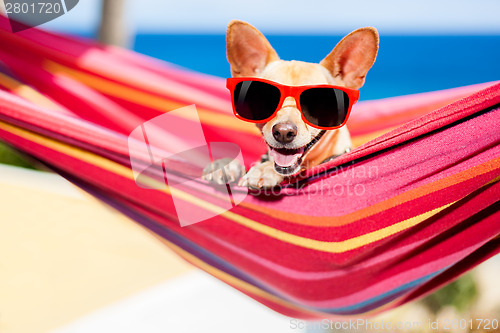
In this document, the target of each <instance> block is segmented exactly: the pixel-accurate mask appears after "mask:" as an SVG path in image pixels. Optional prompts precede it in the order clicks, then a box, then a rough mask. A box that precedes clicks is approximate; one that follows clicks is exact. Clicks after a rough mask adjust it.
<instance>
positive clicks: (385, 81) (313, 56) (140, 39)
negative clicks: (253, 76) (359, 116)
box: [134, 34, 500, 100]
mask: <svg viewBox="0 0 500 333" xmlns="http://www.w3.org/2000/svg"><path fill="white" fill-rule="evenodd" d="M267 37H268V39H269V41H270V43H271V44H272V45H273V47H274V48H275V49H276V51H277V52H278V54H279V55H280V57H281V58H282V59H285V60H292V59H294V60H302V61H309V62H319V61H320V60H321V59H323V58H324V57H325V56H326V55H327V54H328V53H329V52H330V51H331V50H332V48H333V47H334V46H335V44H336V43H337V42H338V41H339V40H340V39H341V37H342V36H309V35H301V36H278V35H271V36H267ZM225 48H226V45H225V36H224V35H153V34H138V35H137V36H136V38H135V43H134V50H136V51H138V52H141V53H144V54H147V55H150V56H153V57H156V58H159V59H162V60H166V61H168V62H171V63H174V64H177V65H180V66H183V67H186V68H189V69H192V70H195V71H199V72H203V73H207V74H212V75H216V76H221V77H227V76H229V75H230V74H229V65H228V63H227V60H226V53H225V52H226V50H225ZM495 80H500V36H381V39H380V50H379V54H378V57H377V61H376V63H375V65H374V66H373V68H372V69H371V70H370V72H369V73H368V76H367V80H366V84H365V86H364V87H363V88H361V99H362V100H367V99H377V98H384V97H391V96H397V95H405V94H412V93H418V92H426V91H433V90H440V89H447V88H453V87H459V86H464V85H469V84H475V83H482V82H488V81H495Z"/></svg>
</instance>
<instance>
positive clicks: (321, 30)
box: [43, 0, 500, 35]
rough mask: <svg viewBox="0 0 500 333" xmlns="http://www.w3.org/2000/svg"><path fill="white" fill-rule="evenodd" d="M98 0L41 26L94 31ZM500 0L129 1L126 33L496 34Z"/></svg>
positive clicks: (88, 0) (499, 29)
mask: <svg viewBox="0 0 500 333" xmlns="http://www.w3.org/2000/svg"><path fill="white" fill-rule="evenodd" d="M99 10H100V0H81V1H80V2H79V4H78V6H77V7H75V9H73V10H72V11H70V12H69V13H68V14H66V15H64V16H62V17H60V18H58V19H56V20H54V21H52V22H49V23H46V24H44V25H43V27H44V28H46V29H52V30H58V31H68V32H72V31H78V32H88V33H89V32H90V33H91V32H93V31H95V29H96V26H97V22H98V19H99ZM499 13H500V0H419V1H409V0H346V1H338V0H308V1H304V0H250V1H238V0H210V1H207V0H183V1H179V0H177V1H170V0H168V1H165V0H163V1H162V0H134V1H132V0H128V2H127V14H126V15H127V29H128V30H129V32H131V33H134V32H143V33H144V32H149V33H150V32H156V33H210V34H223V33H224V32H225V29H226V26H227V23H228V22H229V21H230V20H232V19H241V20H245V21H248V22H250V23H251V24H253V25H255V26H256V27H258V28H259V29H260V30H261V31H263V32H264V33H276V34H340V33H346V32H349V31H352V30H354V29H356V28H359V27H362V26H375V27H377V29H378V30H379V31H380V32H381V33H382V34H388V35H390V34H393V35H405V34H410V35H412V34H419V35H428V34H430V35H433V34H437V35H464V34H465V35H484V34H486V35H492V34H493V35H500V19H499Z"/></svg>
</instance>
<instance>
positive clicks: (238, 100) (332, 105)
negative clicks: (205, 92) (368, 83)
mask: <svg viewBox="0 0 500 333" xmlns="http://www.w3.org/2000/svg"><path fill="white" fill-rule="evenodd" d="M226 86H227V88H228V89H229V90H230V91H231V101H232V104H233V112H234V114H235V115H236V117H238V118H239V119H242V120H245V121H249V122H252V123H264V122H267V121H268V120H269V119H271V118H273V117H274V116H275V115H276V113H277V112H278V110H280V108H281V107H282V106H283V103H284V101H285V99H286V98H287V97H293V98H294V99H295V101H296V102H297V107H298V109H299V110H300V112H301V114H302V119H303V120H304V122H306V123H307V124H309V125H311V126H313V127H316V128H319V129H325V130H331V129H335V128H339V127H342V126H344V125H345V123H346V122H347V119H348V118H349V114H350V113H351V108H352V106H353V105H354V103H356V102H357V101H358V99H359V91H358V90H355V89H349V88H345V87H338V86H332V85H327V84H321V85H305V86H287V85H283V84H279V83H277V82H273V81H270V80H265V79H259V78H248V77H237V78H228V79H227V84H226Z"/></svg>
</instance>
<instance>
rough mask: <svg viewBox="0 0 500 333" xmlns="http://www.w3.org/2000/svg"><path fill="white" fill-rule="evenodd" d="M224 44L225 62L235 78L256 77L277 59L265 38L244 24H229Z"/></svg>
mask: <svg viewBox="0 0 500 333" xmlns="http://www.w3.org/2000/svg"><path fill="white" fill-rule="evenodd" d="M226 43H227V60H228V61H229V63H230V64H231V73H232V75H233V76H235V77H237V76H256V75H258V74H259V73H260V72H261V71H262V70H263V69H264V67H266V65H267V64H268V63H270V62H272V61H275V60H278V59H279V57H278V54H277V53H276V51H274V49H273V48H272V46H271V44H269V42H268V41H267V39H266V37H264V35H263V34H262V33H261V32H260V31H259V30H257V29H255V28H254V27H253V26H251V25H250V24H248V23H246V22H242V21H237V20H234V21H231V22H230V23H229V26H228V28H227V34H226Z"/></svg>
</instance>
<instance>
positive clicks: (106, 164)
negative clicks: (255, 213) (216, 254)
mask: <svg viewBox="0 0 500 333" xmlns="http://www.w3.org/2000/svg"><path fill="white" fill-rule="evenodd" d="M0 128H1V129H4V130H5V131H8V132H11V133H13V134H16V135H18V136H21V137H24V138H26V139H28V140H31V141H33V142H37V143H39V144H41V145H43V146H46V147H49V148H51V149H53V150H56V151H59V152H61V153H64V154H66V155H69V156H72V157H74V158H78V159H80V160H82V161H85V162H87V163H90V164H93V165H96V166H98V167H100V168H102V169H105V170H107V171H110V172H114V173H115V174H117V175H120V176H122V177H124V178H128V179H132V180H133V175H132V171H131V170H130V169H129V168H127V167H125V166H123V165H120V164H118V163H115V162H113V161H111V160H108V159H106V158H104V157H101V156H98V155H95V154H92V153H90V152H88V151H83V150H81V149H79V148H75V147H72V146H69V145H66V144H64V143H61V142H57V141H54V140H52V139H49V138H46V137H43V136H40V135H38V134H34V133H31V132H28V131H25V130H22V129H20V128H17V127H14V126H11V125H7V124H3V123H0ZM145 178H146V177H145ZM149 181H150V182H151V183H150V185H151V186H155V185H158V184H159V182H157V181H155V180H154V179H151V178H150V179H149ZM162 184H163V183H162ZM162 191H163V192H165V193H167V194H170V195H175V196H176V197H178V198H181V199H182V200H185V201H187V202H190V203H192V204H194V205H196V206H199V207H201V208H203V209H205V210H208V211H211V212H214V213H216V214H220V215H221V216H224V217H225V218H227V219H229V220H231V221H233V222H236V223H238V224H240V225H243V226H245V227H247V228H250V229H252V230H255V231H257V232H259V233H262V234H264V235H266V236H269V237H272V238H276V239H278V240H280V241H283V242H287V243H290V244H293V245H296V246H300V247H303V248H308V249H312V250H317V251H323V252H328V253H343V252H346V251H350V250H353V249H356V248H359V247H362V246H365V245H367V244H370V243H373V242H376V241H378V240H381V239H384V238H386V237H388V236H391V235H394V234H396V233H398V232H401V231H403V230H405V229H408V228H410V227H412V226H415V225H417V224H419V223H420V222H422V221H424V220H426V219H428V218H430V217H432V216H434V215H436V214H437V213H439V212H441V211H442V210H444V209H446V208H447V207H449V206H451V205H452V204H454V203H455V202H453V203H450V204H447V205H444V206H442V207H438V208H436V209H433V210H431V211H429V212H426V213H423V214H420V215H418V216H414V217H412V218H409V219H406V220H404V221H401V222H399V223H396V224H393V225H391V226H388V227H386V228H382V229H379V230H376V231H373V232H370V233H367V234H364V235H361V236H358V237H354V238H351V239H347V240H344V241H341V242H326V241H319V240H314V239H309V238H305V237H301V236H297V235H293V234H290V233H287V232H284V231H281V230H278V229H275V228H272V227H269V226H266V225H263V224H260V223H258V222H256V221H253V220H251V219H249V218H246V217H244V216H241V215H238V214H235V213H233V212H230V211H226V212H221V208H220V207H219V206H217V205H214V204H212V203H210V202H207V201H204V200H201V199H199V198H196V197H194V196H192V195H190V194H188V193H185V192H183V191H180V190H177V189H174V188H170V187H168V188H167V189H166V190H162Z"/></svg>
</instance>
